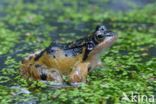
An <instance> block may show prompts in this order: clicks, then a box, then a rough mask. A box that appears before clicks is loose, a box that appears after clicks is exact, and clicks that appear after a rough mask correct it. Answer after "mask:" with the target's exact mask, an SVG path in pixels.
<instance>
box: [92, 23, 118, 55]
mask: <svg viewBox="0 0 156 104" xmlns="http://www.w3.org/2000/svg"><path fill="white" fill-rule="evenodd" d="M116 39H117V34H116V33H114V32H112V31H110V30H108V29H107V28H106V27H105V26H104V25H101V26H97V27H96V30H95V32H94V33H93V41H94V43H96V45H95V46H94V48H92V52H91V53H94V54H96V53H99V52H100V51H101V50H103V49H105V48H107V47H110V46H111V45H112V44H113V43H114V42H115V41H116ZM90 46H91V45H90ZM89 48H90V47H89Z"/></svg>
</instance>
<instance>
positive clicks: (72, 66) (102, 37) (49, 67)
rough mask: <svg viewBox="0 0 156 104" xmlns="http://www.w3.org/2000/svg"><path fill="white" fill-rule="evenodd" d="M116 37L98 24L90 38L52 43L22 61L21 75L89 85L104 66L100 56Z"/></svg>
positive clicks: (36, 78)
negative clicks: (90, 80) (89, 78)
mask: <svg viewBox="0 0 156 104" xmlns="http://www.w3.org/2000/svg"><path fill="white" fill-rule="evenodd" d="M116 40H117V34H116V33H115V32H112V31H110V30H109V29H107V28H106V26H105V25H98V26H97V27H96V28H95V30H94V31H93V32H92V34H91V35H89V36H87V37H84V38H81V39H78V40H76V41H73V42H69V43H59V42H52V43H51V44H50V45H49V46H48V47H46V48H45V49H44V50H42V51H39V52H36V53H34V54H30V55H29V56H28V57H26V58H25V59H24V60H22V61H21V66H20V73H21V75H22V76H24V77H26V78H32V79H34V80H44V81H54V82H60V83H62V82H64V79H63V76H67V77H68V81H69V82H71V83H78V82H86V79H87V76H88V74H89V73H90V72H92V71H93V70H94V69H96V67H98V66H102V65H103V63H102V62H101V60H100V59H99V58H98V55H99V54H100V53H101V52H103V51H104V50H105V49H107V48H109V47H110V46H112V44H113V43H114V42H115V41H116Z"/></svg>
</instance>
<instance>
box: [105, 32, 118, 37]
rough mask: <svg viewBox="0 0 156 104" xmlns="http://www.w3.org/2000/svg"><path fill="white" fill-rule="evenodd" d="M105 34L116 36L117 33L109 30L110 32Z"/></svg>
mask: <svg viewBox="0 0 156 104" xmlns="http://www.w3.org/2000/svg"><path fill="white" fill-rule="evenodd" d="M105 35H106V36H108V37H109V36H114V35H116V34H115V33H114V32H108V33H106V34H105Z"/></svg>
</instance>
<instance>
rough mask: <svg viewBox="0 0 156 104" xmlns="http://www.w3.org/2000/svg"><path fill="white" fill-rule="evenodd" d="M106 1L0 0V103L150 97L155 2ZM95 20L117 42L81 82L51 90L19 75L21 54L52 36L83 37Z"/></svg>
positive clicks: (155, 54) (154, 85) (155, 63)
mask: <svg viewBox="0 0 156 104" xmlns="http://www.w3.org/2000/svg"><path fill="white" fill-rule="evenodd" d="M110 1H112V2H110ZM110 1H109V0H97V1H94V0H83V2H81V1H79V0H64V1H61V0H52V1H50V0H43V1H41V0H40V1H39V0H1V1H0V21H1V23H0V47H1V50H0V92H1V93H0V103H1V104H7V103H9V104H10V103H11V104H12V103H15V104H37V103H41V104H52V103H56V104H59V103H72V104H79V103H89V104H90V103H91V104H92V103H93V104H96V103H97V104H98V103H108V104H110V103H115V104H117V103H119V104H120V103H121V104H131V103H132V102H130V101H126V100H122V97H123V93H126V94H127V96H130V95H131V93H132V92H133V93H136V94H140V95H147V96H151V95H154V96H155V97H156V70H155V68H156V12H155V11H156V8H155V5H156V2H154V0H153V2H152V0H150V1H151V2H152V3H147V4H145V5H143V4H142V6H138V4H135V2H130V1H129V2H128V1H127V2H123V3H124V5H126V7H125V8H118V9H117V8H115V7H113V6H114V5H111V4H113V2H115V0H110ZM118 5H119V4H118ZM108 6H109V7H108ZM120 6H121V7H122V5H121V4H120ZM123 9H124V10H123ZM97 24H105V25H106V26H107V27H109V28H110V29H111V30H113V31H115V32H117V33H118V40H117V42H116V43H115V44H114V45H113V46H112V47H111V49H109V50H108V51H107V52H106V53H105V54H103V55H101V60H102V61H103V63H104V65H105V67H103V68H98V69H97V70H95V71H93V72H92V73H90V75H89V76H88V78H87V83H85V84H82V85H80V87H65V88H60V89H56V88H52V87H51V86H50V85H47V84H45V83H43V82H41V81H33V80H31V79H29V80H26V79H24V78H22V76H20V74H19V65H20V61H21V60H22V59H23V58H24V57H25V56H27V55H28V54H30V53H32V52H35V51H37V50H40V49H44V48H45V47H46V46H48V45H49V44H50V43H51V41H52V40H56V39H59V40H60V41H65V40H66V41H72V40H75V39H77V38H80V37H83V36H86V35H88V34H90V33H91V32H93V30H92V29H94V28H95V27H96V25H97ZM22 102H23V103H22ZM155 102H156V101H155ZM145 103H146V104H148V103H149V102H145Z"/></svg>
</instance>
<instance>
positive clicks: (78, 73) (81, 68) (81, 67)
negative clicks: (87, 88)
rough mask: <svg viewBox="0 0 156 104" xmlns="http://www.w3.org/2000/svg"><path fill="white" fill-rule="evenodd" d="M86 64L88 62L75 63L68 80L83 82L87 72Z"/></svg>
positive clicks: (87, 64)
mask: <svg viewBox="0 0 156 104" xmlns="http://www.w3.org/2000/svg"><path fill="white" fill-rule="evenodd" d="M88 66H89V63H80V64H78V65H76V66H75V67H74V69H73V71H72V72H71V74H70V75H69V77H70V82H71V83H75V82H85V81H86V76H87V74H88Z"/></svg>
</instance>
